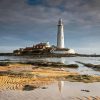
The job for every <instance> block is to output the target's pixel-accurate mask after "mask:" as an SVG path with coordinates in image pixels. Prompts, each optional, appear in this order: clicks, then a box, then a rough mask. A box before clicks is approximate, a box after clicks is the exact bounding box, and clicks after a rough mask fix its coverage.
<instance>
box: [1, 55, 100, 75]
mask: <svg viewBox="0 0 100 100" xmlns="http://www.w3.org/2000/svg"><path fill="white" fill-rule="evenodd" d="M5 60H6V61H14V62H22V61H41V60H42V61H48V62H61V63H64V64H78V65H79V67H78V68H65V70H66V71H70V72H78V73H80V74H85V75H98V76H100V71H95V70H93V69H92V68H88V67H86V66H84V65H82V64H79V63H77V61H79V62H83V63H91V64H96V65H100V57H61V58H34V57H29V56H26V57H25V56H0V61H5Z"/></svg>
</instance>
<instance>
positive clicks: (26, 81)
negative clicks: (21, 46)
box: [0, 63, 100, 100]
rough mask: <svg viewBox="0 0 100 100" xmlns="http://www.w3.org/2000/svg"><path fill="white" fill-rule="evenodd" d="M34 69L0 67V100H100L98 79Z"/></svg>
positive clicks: (31, 66)
mask: <svg viewBox="0 0 100 100" xmlns="http://www.w3.org/2000/svg"><path fill="white" fill-rule="evenodd" d="M35 67H36V66H33V65H30V64H17V63H16V64H10V65H8V66H0V100H51V99H52V100H100V94H99V92H100V88H99V87H100V77H99V76H86V75H80V74H79V73H76V72H69V71H64V70H62V69H61V68H52V67H46V68H45V67H43V66H42V67H38V68H35ZM91 82H93V83H91Z"/></svg>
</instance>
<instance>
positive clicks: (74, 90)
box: [0, 82, 100, 100]
mask: <svg viewBox="0 0 100 100" xmlns="http://www.w3.org/2000/svg"><path fill="white" fill-rule="evenodd" d="M45 87H46V89H42V88H38V89H35V90H32V91H18V90H17V91H13V90H12V91H11V90H10V91H2V92H0V100H100V83H89V84H87V83H80V82H74V83H73V82H64V83H63V82H60V83H58V82H56V83H54V84H51V85H48V86H47V85H45ZM59 88H61V89H60V90H59ZM83 89H86V90H89V92H85V91H82V90H83Z"/></svg>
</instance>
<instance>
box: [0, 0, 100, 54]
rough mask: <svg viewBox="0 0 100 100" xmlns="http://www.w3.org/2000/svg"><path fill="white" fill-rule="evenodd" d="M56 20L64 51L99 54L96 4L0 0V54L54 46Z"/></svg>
mask: <svg viewBox="0 0 100 100" xmlns="http://www.w3.org/2000/svg"><path fill="white" fill-rule="evenodd" d="M59 18H62V19H63V22H64V33H65V47H68V48H73V49H75V50H76V51H77V52H79V53H80V52H81V53H98V54H100V0H0V52H12V50H13V49H16V48H19V47H26V46H32V45H33V44H35V43H39V42H47V41H49V42H50V44H55V45H56V34H57V22H58V19H59Z"/></svg>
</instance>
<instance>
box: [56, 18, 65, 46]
mask: <svg viewBox="0 0 100 100" xmlns="http://www.w3.org/2000/svg"><path fill="white" fill-rule="evenodd" d="M57 48H64V29H63V22H62V19H59V21H58V33H57Z"/></svg>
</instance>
